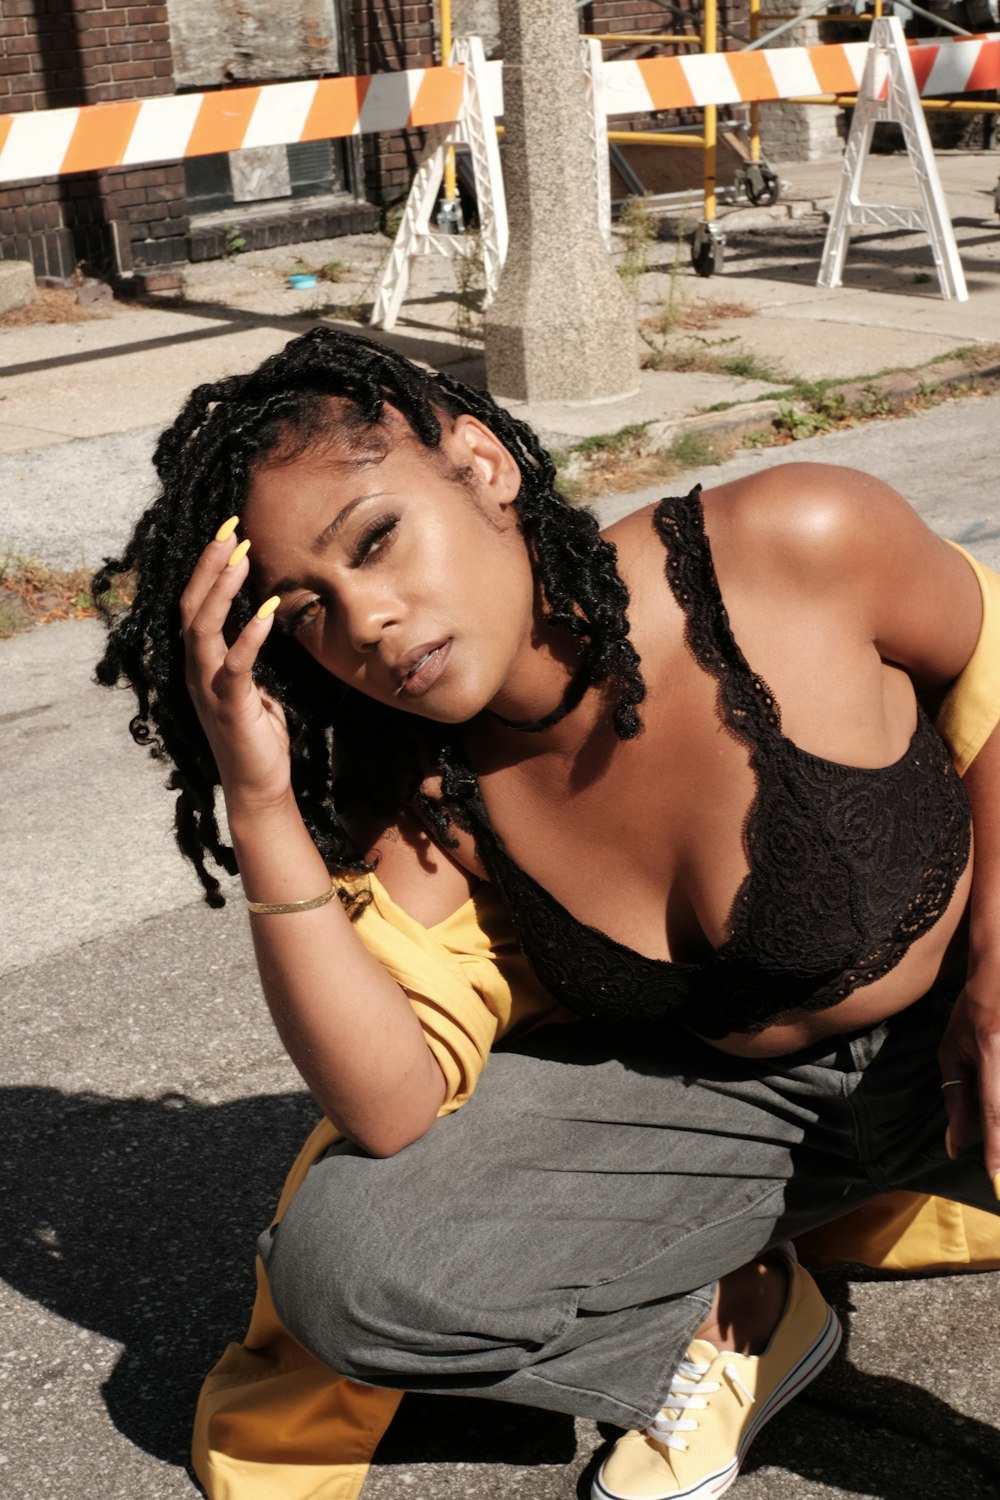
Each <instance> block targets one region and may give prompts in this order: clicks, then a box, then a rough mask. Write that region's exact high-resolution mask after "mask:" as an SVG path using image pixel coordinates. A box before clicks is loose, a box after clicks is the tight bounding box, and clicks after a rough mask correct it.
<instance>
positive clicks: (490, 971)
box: [356, 875, 557, 1114]
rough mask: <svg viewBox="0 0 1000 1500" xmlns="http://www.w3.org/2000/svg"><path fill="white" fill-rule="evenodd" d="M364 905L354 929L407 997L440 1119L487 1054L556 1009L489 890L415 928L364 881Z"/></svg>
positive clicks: (463, 1095)
mask: <svg viewBox="0 0 1000 1500" xmlns="http://www.w3.org/2000/svg"><path fill="white" fill-rule="evenodd" d="M365 882H366V884H367V886H368V890H369V893H370V895H371V900H370V902H369V904H368V905H367V906H366V908H365V910H364V911H363V912H362V914H361V916H360V917H359V918H358V920H357V923H356V928H357V932H358V936H359V937H360V938H361V940H362V942H363V943H364V944H365V947H366V948H368V950H369V952H371V953H373V954H374V956H375V957H376V958H377V959H378V960H379V962H380V963H381V964H382V965H383V966H384V968H385V969H386V970H387V971H388V972H389V973H390V974H391V975H392V977H393V978H394V979H395V980H396V982H397V984H399V985H401V986H402V988H403V989H404V990H405V991H406V993H407V995H408V996H409V998H410V1003H411V1004H412V1006H413V1009H414V1011H415V1012H416V1014H417V1016H418V1018H419V1020H420V1025H421V1027H422V1028H423V1032H424V1036H425V1037H426V1039H427V1044H428V1046H429V1047H430V1049H431V1051H432V1052H433V1053H434V1056H435V1058H436V1059H437V1061H438V1065H439V1066H440V1068H441V1071H442V1072H443V1074H444V1076H445V1081H446V1084H447V1092H446V1095H445V1104H444V1107H443V1109H442V1113H444V1114H448V1113H450V1112H451V1111H452V1110H454V1109H457V1108H458V1107H459V1105H460V1104H464V1103H465V1101H466V1099H467V1098H468V1097H469V1095H470V1094H471V1093H472V1090H473V1088H474V1087H475V1084H476V1080H477V1079H478V1077H479V1075H480V1073H481V1072H482V1070H483V1068H484V1067H485V1066H486V1059H487V1057H488V1056H489V1053H490V1049H491V1048H492V1047H493V1046H494V1045H495V1043H496V1042H498V1041H500V1040H501V1038H503V1037H505V1036H507V1035H508V1034H509V1033H510V1032H512V1031H514V1030H520V1029H523V1027H524V1026H525V1025H526V1024H527V1023H530V1022H534V1023H536V1024H537V1023H538V1022H539V1021H542V1020H544V1019H545V1018H546V1017H547V1016H548V1015H551V1014H553V1013H554V1012H555V1010H556V1008H557V1007H556V1004H555V1002H554V1001H553V1000H552V998H551V997H550V996H549V995H548V994H547V993H546V991H545V990H543V989H542V987H541V985H540V984H539V983H538V980H537V979H536V978H535V977H534V975H533V973H532V971H531V968H530V967H529V965H528V963H527V960H526V959H525V958H524V956H523V955H522V954H521V952H520V950H519V948H518V946H517V943H516V941H515V938H514V932H513V927H512V925H511V920H510V917H509V915H508V913H507V910H506V908H505V906H504V905H503V902H502V901H501V899H500V897H499V896H498V895H497V893H496V892H495V891H494V890H493V888H492V887H491V886H489V885H481V886H480V887H479V889H478V890H477V891H476V893H475V894H474V895H473V896H472V897H471V898H470V899H469V900H468V901H466V902H465V903H464V905H463V906H461V907H460V908H459V909H458V910H457V911H456V912H453V913H452V915H451V916H450V917H447V918H446V919H445V920H444V921H443V922H439V923H438V924H437V925H436V926H434V927H423V926H422V925H421V924H420V923H419V922H417V921H415V920H414V919H413V918H412V917H410V916H408V915H407V913H406V912H405V911H403V909H402V907H399V906H397V905H396V903H395V902H394V901H393V900H392V898H391V897H390V896H389V894H388V892H387V891H386V889H385V887H384V886H383V885H382V884H381V882H380V881H379V880H378V878H377V877H376V876H374V875H370V876H367V877H365Z"/></svg>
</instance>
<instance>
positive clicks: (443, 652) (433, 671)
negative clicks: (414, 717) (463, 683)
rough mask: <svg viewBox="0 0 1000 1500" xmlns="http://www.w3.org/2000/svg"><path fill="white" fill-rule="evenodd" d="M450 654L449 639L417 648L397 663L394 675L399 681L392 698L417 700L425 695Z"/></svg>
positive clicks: (442, 669) (438, 675)
mask: <svg viewBox="0 0 1000 1500" xmlns="http://www.w3.org/2000/svg"><path fill="white" fill-rule="evenodd" d="M450 653H451V638H450V637H449V638H448V639H447V640H445V641H435V642H434V643H433V644H429V645H423V646H417V647H416V649H415V650H413V651H410V652H409V653H408V654H407V655H406V656H404V657H403V659H402V661H400V662H397V663H396V666H395V668H394V675H395V676H396V677H397V678H398V680H399V685H398V687H397V688H396V690H395V693H394V695H393V696H394V697H396V698H398V697H400V696H406V697H408V698H417V697H419V696H420V694H421V693H426V692H427V689H428V688H429V687H431V686H432V685H433V684H434V683H435V682H436V681H437V679H438V678H439V677H440V675H441V673H442V672H443V671H444V667H445V663H446V661H447V660H448V656H449V655H450Z"/></svg>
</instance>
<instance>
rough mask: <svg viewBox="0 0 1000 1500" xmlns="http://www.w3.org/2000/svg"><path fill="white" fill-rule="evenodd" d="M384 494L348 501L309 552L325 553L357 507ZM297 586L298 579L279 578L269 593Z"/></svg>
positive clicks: (370, 493) (372, 492)
mask: <svg viewBox="0 0 1000 1500" xmlns="http://www.w3.org/2000/svg"><path fill="white" fill-rule="evenodd" d="M384 494H385V491H384V490H370V491H366V492H365V493H364V494H363V495H358V496H357V498H356V499H354V500H349V501H348V502H347V504H346V505H345V506H344V508H343V510H340V511H338V512H337V514H336V515H335V516H334V518H333V520H332V521H331V522H330V524H329V525H328V526H324V527H323V530H322V531H321V532H320V533H319V535H318V536H317V537H315V538H314V540H313V544H312V547H311V548H310V551H312V552H313V553H314V554H316V555H317V556H318V555H320V554H321V553H323V552H325V551H326V549H327V547H329V545H330V543H331V542H333V541H335V540H336V537H337V535H338V533H339V532H340V531H341V530H342V528H343V527H344V526H345V525H346V523H347V521H348V518H349V517H350V516H351V515H353V513H354V511H356V510H357V508H358V506H359V505H364V504H365V502H366V501H368V500H379V499H381V497H382V496H383V495H384ZM297 586H298V579H296V578H290V577H285V578H279V579H278V581H277V583H275V584H272V586H271V592H272V593H273V594H284V593H286V592H287V591H288V589H293V588H296V587H297Z"/></svg>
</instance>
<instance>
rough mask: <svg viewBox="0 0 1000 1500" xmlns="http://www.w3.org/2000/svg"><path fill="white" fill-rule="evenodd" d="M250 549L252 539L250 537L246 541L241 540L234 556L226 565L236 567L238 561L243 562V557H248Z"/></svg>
mask: <svg viewBox="0 0 1000 1500" xmlns="http://www.w3.org/2000/svg"><path fill="white" fill-rule="evenodd" d="M249 551H250V539H249V537H248V538H247V539H246V540H245V541H242V542H240V545H239V546H238V547H237V548H236V551H235V552H234V553H233V555H232V557H231V558H230V559H229V561H228V563H227V564H226V567H227V568H235V567H236V564H237V563H241V562H242V561H243V559H244V558H245V557H246V555H247V553H248V552H249Z"/></svg>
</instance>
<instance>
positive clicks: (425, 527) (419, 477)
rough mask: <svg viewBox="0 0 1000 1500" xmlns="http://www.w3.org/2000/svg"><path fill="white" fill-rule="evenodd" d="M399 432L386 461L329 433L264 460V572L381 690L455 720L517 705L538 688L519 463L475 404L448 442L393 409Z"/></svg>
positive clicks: (426, 713)
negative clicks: (425, 438) (348, 453)
mask: <svg viewBox="0 0 1000 1500" xmlns="http://www.w3.org/2000/svg"><path fill="white" fill-rule="evenodd" d="M445 421H447V419H445ZM387 435H388V438H389V450H388V452H387V453H386V455H385V457H384V458H382V459H380V460H377V461H375V460H373V461H367V462H366V461H360V462H359V461H357V460H351V459H345V458H343V457H342V456H340V455H339V454H338V451H337V449H336V448H333V449H332V450H331V449H325V448H323V447H315V448H312V449H309V450H307V451H306V452H305V453H304V454H303V455H302V456H301V457H300V458H297V459H295V460H293V461H292V462H287V463H281V462H276V463H271V464H267V465H265V466H264V467H262V468H261V469H259V470H258V471H257V473H256V475H255V477H254V480H253V483H252V485H251V488H250V493H249V497H248V504H247V507H246V513H245V516H244V530H245V532H246V535H247V536H249V537H250V539H251V542H252V544H253V545H252V551H251V554H250V563H251V585H252V587H253V588H254V589H255V590H256V591H257V593H258V594H259V596H260V599H264V598H266V597H268V596H270V595H271V594H280V595H281V604H280V606H279V608H278V610H277V614H276V628H278V629H282V630H284V631H285V632H286V633H288V634H290V635H291V636H293V637H294V639H295V640H297V641H298V642H299V643H300V644H301V645H302V646H303V647H304V649H305V650H306V651H308V652H309V654H310V655H311V656H313V657H315V659H316V660H317V661H318V662H319V663H320V664H321V665H322V666H323V667H325V668H326V669H327V671H329V672H332V673H333V674H334V676H336V677H338V678H339V679H340V680H341V681H342V682H345V683H347V684H349V685H350V686H351V687H353V688H356V689H358V690H359V691H360V692H363V693H366V694H367V695H368V696H369V697H372V698H377V699H378V700H379V701H380V702H382V703H387V704H389V705H391V706H393V707H395V708H402V709H404V710H408V711H409V712H411V713H415V714H419V715H421V716H423V717H426V718H429V719H434V720H436V721H438V722H441V723H449V724H450V723H461V722H464V721H466V720H468V719H470V718H472V717H473V716H474V715H475V714H477V713H479V712H480V711H481V710H482V709H484V708H486V707H489V706H493V707H495V708H496V709H497V711H498V712H501V713H502V712H504V706H505V705H510V706H511V707H512V708H513V710H514V712H513V714H512V715H511V716H516V715H517V714H519V713H520V712H521V711H522V707H523V705H524V702H525V695H526V694H527V696H528V698H533V697H534V696H535V694H536V692H538V690H537V689H534V688H533V685H532V684H533V675H534V672H535V671H536V670H537V669H536V668H534V667H533V657H534V652H533V649H532V629H533V624H534V601H535V589H534V581H533V578H532V572H531V565H530V560H529V557H528V552H527V548H526V547H525V544H524V540H523V538H522V536H521V533H520V530H519V528H518V525H517V520H516V516H515V513H514V510H513V507H512V502H513V500H514V498H515V497H516V495H517V493H518V490H519V488H520V473H519V471H518V468H517V465H516V463H515V462H514V460H513V458H512V457H511V455H510V453H509V452H508V451H507V449H506V448H505V447H504V446H503V445H502V444H501V443H500V442H499V441H498V439H497V438H495V437H494V435H493V434H492V433H491V432H490V431H489V429H488V428H486V427H485V426H483V425H482V424H481V423H480V422H478V421H477V420H476V419H475V418H473V417H467V416H460V417H458V418H456V419H455V421H454V423H453V424H452V426H451V428H450V430H448V431H446V432H445V434H444V436H443V438H442V444H441V451H440V452H433V451H431V450H429V449H427V448H425V447H424V445H423V444H422V443H421V442H420V441H419V439H417V438H416V437H415V436H414V435H413V434H412V432H411V430H410V428H409V427H408V425H407V424H406V423H405V422H404V420H403V419H402V418H401V417H400V416H399V415H398V413H395V412H390V413H389V420H388V433H387ZM459 471H461V475H460V477H456V476H457V475H459ZM546 691H547V692H548V696H551V689H547V690H546V689H542V690H541V691H540V693H539V696H540V698H541V699H542V700H544V698H545V695H546ZM530 711H531V710H530V709H529V712H530Z"/></svg>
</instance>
